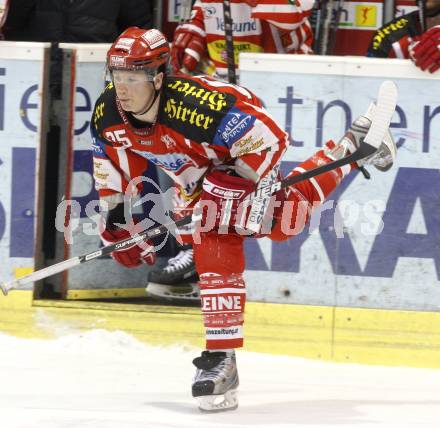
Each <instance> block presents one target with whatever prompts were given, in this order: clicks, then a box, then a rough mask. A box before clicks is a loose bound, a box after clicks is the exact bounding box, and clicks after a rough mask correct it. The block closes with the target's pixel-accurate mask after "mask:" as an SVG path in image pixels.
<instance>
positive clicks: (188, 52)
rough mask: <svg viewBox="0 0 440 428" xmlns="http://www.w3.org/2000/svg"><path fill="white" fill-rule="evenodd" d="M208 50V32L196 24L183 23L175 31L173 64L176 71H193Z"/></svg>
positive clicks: (172, 50)
mask: <svg viewBox="0 0 440 428" xmlns="http://www.w3.org/2000/svg"><path fill="white" fill-rule="evenodd" d="M205 52H206V33H205V32H204V31H203V30H202V29H201V28H199V27H198V26H197V25H194V24H182V25H179V26H178V27H177V28H176V31H175V32H174V40H173V45H172V48H171V65H172V67H173V70H174V72H175V73H178V72H182V71H183V72H185V73H187V72H192V71H194V69H195V68H196V67H197V64H198V63H199V61H200V59H201V58H202V56H204V54H205Z"/></svg>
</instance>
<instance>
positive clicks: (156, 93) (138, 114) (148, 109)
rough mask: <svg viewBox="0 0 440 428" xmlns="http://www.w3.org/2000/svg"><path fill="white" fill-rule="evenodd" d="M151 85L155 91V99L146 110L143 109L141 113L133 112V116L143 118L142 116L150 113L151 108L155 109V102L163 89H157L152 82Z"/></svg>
mask: <svg viewBox="0 0 440 428" xmlns="http://www.w3.org/2000/svg"><path fill="white" fill-rule="evenodd" d="M150 83H151V84H152V85H153V89H154V97H153V99H152V100H151V102H150V103H149V104H147V107H146V108H145V109H143V110H141V111H139V112H137V111H131V112H130V113H131V114H135V115H136V116H141V115H143V114H145V113H148V112H149V111H150V109H151V107H153V104H154V102H155V101H156V99H157V97H158V96H159V94H160V90H161V88H159V89H156V87H155V86H154V82H150Z"/></svg>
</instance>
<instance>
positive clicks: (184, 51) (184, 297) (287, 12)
mask: <svg viewBox="0 0 440 428" xmlns="http://www.w3.org/2000/svg"><path fill="white" fill-rule="evenodd" d="M312 6H313V1H312V0H301V1H296V2H287V1H285V0H283V1H273V0H271V1H258V2H257V1H255V0H233V1H231V17H232V21H233V28H232V30H233V37H234V51H235V57H236V58H235V65H236V66H237V65H238V54H239V53H240V52H267V53H292V54H310V53H312V49H311V46H312V42H313V33H312V30H311V27H310V23H309V20H308V16H309V15H310V12H311V9H312ZM226 56H227V54H226V42H225V23H224V18H223V3H222V2H219V1H217V0H197V1H196V2H195V3H194V6H193V9H192V14H191V19H190V20H189V21H188V22H186V23H184V24H182V25H180V26H179V27H178V28H177V29H176V31H175V33H174V40H173V44H172V48H171V59H172V60H171V64H172V66H173V69H174V72H175V73H178V72H184V73H193V72H195V71H203V72H204V73H208V74H213V75H215V76H218V77H220V78H222V79H226V74H227V65H226ZM209 65H210V66H209ZM197 280H198V278H197V274H196V273H195V267H194V262H193V249H192V247H191V245H189V244H188V243H186V244H184V245H183V246H182V247H180V251H179V252H178V254H177V255H176V257H173V258H171V259H170V260H169V261H168V264H167V265H166V266H165V267H164V268H156V269H153V270H152V271H150V273H149V276H148V285H147V293H148V294H149V295H150V296H153V297H156V298H166V299H170V300H172V301H174V302H179V301H198V300H199V289H198V286H197Z"/></svg>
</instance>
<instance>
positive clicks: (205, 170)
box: [91, 27, 396, 411]
mask: <svg viewBox="0 0 440 428" xmlns="http://www.w3.org/2000/svg"><path fill="white" fill-rule="evenodd" d="M168 55H169V47H168V42H167V40H166V39H165V37H164V36H163V34H162V33H161V32H160V31H158V30H154V29H152V30H147V31H145V30H141V29H139V28H136V27H131V28H129V29H127V30H126V31H125V32H124V33H123V34H121V36H120V37H119V38H118V39H117V40H116V41H115V42H114V43H113V45H112V46H111V48H110V49H109V51H108V54H107V68H108V70H109V72H110V77H111V80H112V83H110V84H109V85H108V86H107V88H106V89H105V90H104V92H103V94H102V95H101V96H100V97H99V99H98V100H97V102H96V105H95V109H94V112H93V117H92V120H91V132H92V137H93V151H94V177H95V183H96V188H97V190H98V192H99V197H100V199H101V200H102V201H105V202H107V203H108V206H109V212H108V216H107V218H106V221H105V224H104V225H103V227H102V232H101V236H102V238H103V240H104V242H106V243H114V242H117V241H118V240H121V239H125V238H128V237H130V235H131V234H132V233H133V232H138V230H137V228H136V225H135V224H134V222H133V220H132V219H131V216H127V215H125V216H124V211H125V212H127V211H128V210H127V209H126V207H124V205H125V204H124V201H126V199H127V197H128V196H130V195H134V194H136V193H137V192H139V191H140V184H139V183H141V181H140V180H139V179H137V178H138V177H139V176H141V175H142V173H143V172H144V171H145V170H146V168H147V167H148V165H149V164H151V163H153V164H155V165H156V166H157V167H159V168H161V169H162V170H163V171H164V172H165V173H166V174H168V175H169V176H170V177H171V178H172V179H173V180H174V182H175V183H177V184H178V185H179V186H180V189H181V192H182V194H183V195H184V197H185V199H186V201H187V206H186V209H191V208H193V207H195V208H194V209H195V210H196V211H195V212H196V215H195V218H196V220H197V222H196V223H197V224H196V227H195V231H194V233H193V237H194V255H195V261H196V268H197V272H198V274H199V276H200V283H199V284H200V290H201V291H200V292H201V302H202V307H201V310H202V314H203V320H204V326H205V331H206V350H205V351H203V352H202V354H201V356H200V357H198V358H196V359H194V361H193V363H194V365H195V366H196V375H195V378H194V382H193V384H192V394H193V396H194V397H197V398H198V401H199V406H200V408H201V409H202V410H208V411H211V410H225V409H232V408H235V407H236V406H237V404H238V401H237V392H236V391H237V387H238V372H237V366H236V359H235V352H234V350H235V348H239V347H241V346H242V345H243V322H244V307H245V300H246V289H245V282H244V279H243V271H244V268H245V259H244V253H243V243H244V239H245V237H246V236H252V237H261V236H268V237H270V238H271V239H274V240H278V241H281V240H286V239H288V238H290V237H292V236H293V235H295V234H297V233H299V232H300V231H301V230H302V228H303V226H304V224H305V222H306V221H307V220H308V219H309V218H310V215H311V212H312V209H313V208H314V207H317V206H319V205H320V204H322V203H323V202H324V200H325V199H326V198H327V197H328V196H329V195H330V193H331V192H332V191H333V190H334V189H335V188H336V187H337V186H338V185H339V184H340V183H341V181H342V180H343V178H344V177H345V176H346V175H347V174H349V173H350V171H352V170H353V169H356V168H357V167H358V165H357V164H348V165H345V166H343V167H340V168H334V169H332V170H331V171H330V172H327V173H325V174H320V175H318V176H316V177H315V178H313V179H311V180H307V181H302V182H300V183H299V184H296V185H292V186H290V187H287V188H285V189H282V190H280V191H279V192H277V194H276V195H275V197H272V198H267V197H256V198H255V199H251V205H250V206H249V205H245V204H243V201H244V200H245V198H246V196H247V195H249V194H250V193H251V192H253V191H255V190H256V189H261V192H262V194H263V193H264V189H267V186H268V185H269V184H271V183H273V182H274V181H278V180H279V178H280V176H279V172H278V167H279V164H280V161H281V159H282V157H283V154H284V153H285V151H286V148H287V146H288V136H287V134H286V132H285V131H284V130H283V129H281V127H280V126H279V125H278V124H277V123H276V122H275V121H274V120H273V118H272V117H271V116H270V115H269V114H268V113H267V111H266V110H265V109H264V108H263V107H262V104H261V102H260V101H259V99H258V98H257V97H256V96H255V95H254V94H252V93H251V92H250V91H248V90H247V89H245V88H243V87H240V86H236V85H230V84H227V83H224V82H221V81H218V80H214V79H213V78H209V77H189V76H184V75H178V76H169V75H166V74H165V63H166V61H167V59H168ZM369 115H370V110H369V112H368V113H367V114H366V116H365V117H364V116H362V117H359V118H358V119H356V120H355V121H354V123H353V124H352V126H351V128H350V130H349V131H348V132H347V133H346V134H345V135H344V137H343V138H342V139H341V140H340V141H339V142H338V143H337V144H335V143H334V142H332V141H329V142H327V143H326V144H325V146H324V147H323V149H322V150H319V151H318V152H316V153H315V154H314V155H313V156H312V157H311V158H309V159H307V160H306V161H304V162H303V163H302V164H300V165H299V166H298V167H297V168H295V169H294V170H293V171H291V173H290V174H289V176H290V175H296V174H300V173H302V172H304V171H308V170H310V169H314V168H316V167H317V166H322V165H325V164H328V163H330V162H332V161H334V160H336V159H341V158H342V157H345V156H346V155H347V154H348V153H352V152H353V151H355V150H356V149H357V148H358V147H359V146H360V144H361V142H362V140H363V138H364V137H365V135H366V134H367V131H368V129H369V127H370V124H371V121H370V118H369ZM395 156H396V147H395V145H394V142H393V140H392V137H391V135H390V133H389V132H387V133H386V136H385V138H384V140H383V142H382V143H381V144H380V147H379V149H378V150H377V151H376V152H375V153H374V154H372V155H370V156H369V157H368V158H367V159H363V160H362V161H359V164H362V163H365V162H369V163H372V164H373V165H375V166H376V167H377V168H378V169H380V170H382V171H386V170H388V169H389V168H390V167H391V165H392V164H393V161H394V159H395ZM133 180H134V181H133ZM124 208H125V209H124ZM126 217H128V218H126ZM199 219H201V220H199ZM199 221H200V222H199ZM112 256H113V258H114V259H115V260H116V261H118V262H119V263H121V264H122V265H124V266H126V267H136V266H140V265H141V264H142V263H143V262H146V263H153V262H154V248H153V246H152V244H151V242H139V241H137V243H136V244H132V245H131V246H129V247H128V248H127V247H124V246H123V247H121V248H119V249H118V250H116V251H114V252H113V253H112Z"/></svg>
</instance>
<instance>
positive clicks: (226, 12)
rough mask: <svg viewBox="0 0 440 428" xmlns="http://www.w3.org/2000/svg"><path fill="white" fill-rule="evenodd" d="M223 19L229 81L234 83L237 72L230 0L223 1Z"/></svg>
mask: <svg viewBox="0 0 440 428" xmlns="http://www.w3.org/2000/svg"><path fill="white" fill-rule="evenodd" d="M223 20H224V22H225V41H226V64H227V66H228V81H229V83H233V84H234V85H235V84H236V83H237V73H236V71H235V57H234V55H235V54H234V37H233V34H232V24H233V21H232V15H231V3H230V1H229V0H226V1H224V2H223Z"/></svg>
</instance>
